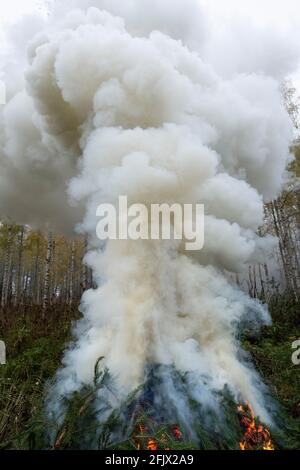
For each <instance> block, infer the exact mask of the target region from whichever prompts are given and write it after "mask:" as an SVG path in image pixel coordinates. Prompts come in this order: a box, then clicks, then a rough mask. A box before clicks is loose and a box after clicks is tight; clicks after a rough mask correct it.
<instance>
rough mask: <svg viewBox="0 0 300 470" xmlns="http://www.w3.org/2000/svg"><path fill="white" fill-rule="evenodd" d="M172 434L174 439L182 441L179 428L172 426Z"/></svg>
mask: <svg viewBox="0 0 300 470" xmlns="http://www.w3.org/2000/svg"><path fill="white" fill-rule="evenodd" d="M173 434H174V436H175V437H176V439H182V432H181V431H180V428H179V426H177V425H175V426H173Z"/></svg>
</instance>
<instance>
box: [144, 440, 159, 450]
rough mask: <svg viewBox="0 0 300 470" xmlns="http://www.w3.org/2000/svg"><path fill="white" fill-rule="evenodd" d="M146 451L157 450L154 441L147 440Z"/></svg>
mask: <svg viewBox="0 0 300 470" xmlns="http://www.w3.org/2000/svg"><path fill="white" fill-rule="evenodd" d="M147 449H148V450H157V449H158V445H157V442H156V440H155V439H149V441H148V444H147Z"/></svg>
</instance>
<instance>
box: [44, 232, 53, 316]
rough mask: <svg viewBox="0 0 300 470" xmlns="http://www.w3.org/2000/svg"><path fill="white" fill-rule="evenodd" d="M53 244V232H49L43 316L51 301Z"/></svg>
mask: <svg viewBox="0 0 300 470" xmlns="http://www.w3.org/2000/svg"><path fill="white" fill-rule="evenodd" d="M52 246H53V235H52V232H49V233H48V244H47V255H46V264H45V278H44V295H43V317H44V316H45V312H46V310H47V308H48V306H49V301H50V273H51V260H52Z"/></svg>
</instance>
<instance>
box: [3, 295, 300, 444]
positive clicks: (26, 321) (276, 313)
mask: <svg viewBox="0 0 300 470" xmlns="http://www.w3.org/2000/svg"><path fill="white" fill-rule="evenodd" d="M270 310H271V313H272V317H273V325H272V326H270V327H266V328H264V329H263V331H262V334H261V335H260V336H258V337H257V338H254V337H252V336H250V335H249V336H248V337H247V335H245V337H244V340H243V344H244V347H245V348H246V349H247V350H248V351H249V352H250V353H251V355H252V358H253V361H254V363H255V367H256V369H257V370H258V372H259V373H260V374H261V376H262V377H263V379H264V381H265V382H266V383H267V385H268V386H269V388H270V391H271V394H272V395H273V397H274V398H275V399H276V400H277V401H278V403H279V409H280V413H279V414H280V419H281V425H282V429H283V434H284V436H285V438H284V439H283V440H282V437H280V438H279V441H280V440H281V441H282V447H284V448H298V449H299V448H300V396H299V393H300V392H299V391H300V366H295V365H293V364H292V361H291V355H292V352H293V351H292V348H291V344H292V342H293V341H294V340H296V339H300V328H299V325H300V313H299V312H300V309H299V305H296V304H295V303H293V302H290V301H288V300H287V299H286V298H285V297H282V298H281V299H276V300H274V302H273V303H272V304H271V305H270ZM77 318H79V314H78V312H77V309H76V308H75V307H74V308H70V307H65V306H57V307H55V308H54V307H53V308H50V309H49V311H48V312H47V313H46V320H45V321H41V312H40V308H39V307H21V306H20V307H18V308H11V309H6V310H5V311H3V310H2V311H1V312H0V338H1V339H3V340H4V341H5V342H6V345H7V365H5V366H0V449H22V448H24V449H26V448H45V447H47V443H46V441H45V439H44V435H43V434H44V432H43V430H44V428H45V426H47V424H46V423H45V421H44V418H43V417H42V413H41V410H42V404H43V398H44V389H45V384H46V383H47V381H48V380H49V379H51V378H52V377H53V375H54V374H55V372H56V370H57V369H58V367H59V366H60V361H61V357H62V354H63V351H64V349H65V346H66V345H67V344H68V342H69V341H70V338H71V324H72V322H73V321H74V320H75V319H77ZM96 375H97V374H96ZM89 393H91V391H89V390H87V391H86V395H84V394H83V395H78V396H77V398H76V400H75V402H74V403H73V404H72V406H73V415H72V413H71V414H70V416H71V418H72V419H71V418H70V420H69V427H68V429H67V432H66V437H64V443H63V445H62V448H76V447H77V448H78V447H80V446H81V445H82V446H85V445H87V443H86V442H84V440H85V439H84V436H83V433H82V432H80V430H79V427H80V426H81V425H82V426H83V428H85V425H86V424H87V421H89V419H88V418H89V417H90V416H91V414H92V412H93V411H92V404H93V400H92V399H90V396H91V395H89ZM86 397H88V402H86V400H87V398H86ZM85 403H87V406H86V410H85V413H84V415H82V414H80V413H79V414H78V413H77V411H78V410H80V409H82V406H84V407H85ZM76 410H77V411H76ZM71 411H72V409H71ZM75 415H76V416H77V418H76V419H73V418H74V416H75ZM72 416H73V417H72ZM233 418H234V417H232V419H233ZM72 420H73V421H72ZM170 424H172V423H170ZM93 426H94V424H93V425H92V428H91V433H96V431H99V429H97V426H96V428H93ZM166 426H167V425H164V424H163V425H161V427H158V428H157V429H156V430H153V432H154V435H155V438H157V440H158V441H160V440H161V436H163V435H164V434H167V435H168V436H169V435H170V433H169V431H168V428H167V427H166ZM59 431H60V432H63V431H64V429H61V430H59ZM59 431H58V438H59ZM102 431H103V432H102ZM102 431H101V433H100V434H101V436H100V437H101V439H102V441H103V442H102V444H101V442H100V443H98V445H99V446H100V447H101V446H102V447H103V446H105V444H106V443H105V440H106V433H107V429H106V430H105V429H104V430H102ZM199 435H200V436H201V439H202V442H203V447H204V448H211V446H213V443H211V442H210V436H208V435H206V431H205V430H204V429H200V428H199ZM101 439H100V440H101ZM216 439H217V440H218V442H217V445H218V447H219V448H226V446H227V444H228V445H229V446H230V448H231V446H234V445H235V444H234V443H235V442H236V439H237V437H236V436H234V437H233V439H232V442H230V443H229V442H228V443H227V444H226V445H225V443H224V447H222V446H223V444H222V442H221V440H220V438H219V437H216ZM215 442H216V441H215ZM169 445H170V447H171V446H173V448H175V447H176V448H178V449H179V448H192V447H193V443H190V442H180V441H179V442H176V441H174V440H173V441H172V442H171V443H168V444H167V446H169ZM132 446H134V443H133V441H132V439H129V440H127V441H126V442H123V443H120V444H119V448H125V449H128V448H132ZM174 446H175V447H174ZM185 446H186V447H185Z"/></svg>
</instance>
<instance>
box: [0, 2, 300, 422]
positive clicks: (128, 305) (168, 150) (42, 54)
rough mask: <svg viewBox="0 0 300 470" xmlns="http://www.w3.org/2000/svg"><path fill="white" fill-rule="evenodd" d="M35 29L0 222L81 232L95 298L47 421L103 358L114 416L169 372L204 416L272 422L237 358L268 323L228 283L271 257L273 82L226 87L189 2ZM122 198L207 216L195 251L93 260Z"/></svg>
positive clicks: (167, 389) (123, 251) (15, 85)
mask: <svg viewBox="0 0 300 470" xmlns="http://www.w3.org/2000/svg"><path fill="white" fill-rule="evenodd" d="M26 21H27V27H26V28H27V29H26V31H28V21H32V20H26ZM35 25H36V29H37V32H36V31H35V35H34V37H31V38H30V39H29V40H28V44H27V56H28V58H27V59H26V61H25V60H24V57H23V52H22V51H23V49H24V46H23V44H22V47H21V45H20V47H19V48H17V46H16V45H14V46H13V50H14V57H17V58H18V60H19V62H15V63H14V62H13V60H12V59H10V60H8V59H7V60H6V62H5V65H4V66H3V67H2V68H3V73H4V77H5V79H6V80H8V78H9V77H10V76H11V77H12V78H11V82H10V85H9V93H8V95H9V96H8V97H9V100H8V103H7V105H6V106H5V107H4V109H3V111H2V114H1V153H0V168H1V174H0V213H1V214H2V215H3V214H4V215H7V216H10V217H13V218H14V219H16V220H18V221H19V222H23V223H31V224H39V225H40V224H43V223H45V222H50V223H51V224H52V225H53V226H55V227H58V228H60V229H63V230H70V228H71V227H74V226H75V224H78V223H80V222H81V223H80V225H79V226H78V228H79V229H80V230H81V232H84V233H87V234H88V235H89V236H90V247H91V248H90V251H89V253H88V254H87V256H86V262H87V263H88V264H89V265H90V266H91V267H92V269H93V274H94V279H95V281H96V283H97V286H98V287H97V288H96V289H93V290H89V291H87V292H85V294H84V296H83V299H82V305H81V311H82V313H83V316H84V318H83V320H81V321H80V322H79V323H78V324H77V326H76V340H75V342H74V344H72V346H71V347H70V348H69V350H68V351H67V352H66V354H65V357H64V359H63V368H62V369H61V371H60V372H59V373H58V375H57V380H56V385H55V387H54V389H53V390H52V392H51V408H52V410H55V411H57V410H58V408H57V406H56V405H55V403H57V398H58V397H59V396H67V395H69V394H71V393H72V392H73V391H75V390H79V389H80V388H81V387H82V386H83V385H85V384H91V383H92V382H93V376H94V366H95V363H96V361H97V359H98V358H99V357H101V356H104V358H105V359H104V363H105V366H106V367H107V368H108V369H109V371H110V374H111V376H112V377H113V378H114V383H115V390H117V395H116V394H114V396H113V398H111V407H112V408H113V407H115V406H116V405H117V404H119V403H120V402H122V400H123V399H124V398H125V397H126V396H127V394H128V393H130V392H132V391H133V390H134V389H135V388H136V387H137V386H139V385H140V384H141V383H143V381H144V380H145V374H146V371H147V370H149V367H151V366H152V365H159V366H161V367H162V370H165V369H164V366H168V365H170V366H171V365H172V366H173V367H174V368H175V370H177V371H179V372H180V373H181V374H185V376H186V377H187V379H186V383H187V384H188V387H189V389H190V394H191V396H192V397H193V399H194V400H196V401H198V402H201V404H202V406H207V407H211V408H214V409H217V408H218V406H219V404H218V400H217V398H216V397H217V396H216V394H215V392H216V391H221V390H222V389H223V388H224V386H227V387H228V388H229V390H230V391H231V393H232V394H233V395H234V397H235V398H236V400H237V401H238V400H249V401H250V402H251V404H252V406H253V407H254V410H255V412H256V413H257V414H258V415H260V417H261V418H262V419H263V420H265V421H270V420H271V417H270V415H269V414H268V411H267V409H266V405H265V401H264V398H263V393H264V389H263V387H262V386H261V385H259V383H260V379H259V377H258V375H257V374H256V372H255V371H254V370H253V368H252V366H251V365H250V364H249V363H248V361H247V360H246V359H245V357H244V355H243V353H242V351H241V348H240V344H239V335H240V325H241V324H243V322H244V323H245V322H246V321H247V323H248V324H251V322H252V324H253V325H256V326H257V325H259V324H262V323H268V322H269V321H270V318H269V314H268V312H267V310H266V308H265V307H264V306H262V305H261V304H259V303H258V302H255V301H253V300H251V299H249V298H248V297H247V296H246V295H245V294H244V293H243V292H241V291H240V290H239V289H238V288H237V287H235V286H233V285H231V283H230V282H229V280H228V279H227V273H229V272H238V271H240V270H242V269H243V267H244V266H245V265H247V263H250V262H251V261H253V260H257V259H260V257H261V256H262V252H263V251H264V249H267V248H268V246H271V245H272V240H270V239H265V240H264V239H261V238H259V237H258V236H257V235H256V231H257V229H258V227H259V226H260V225H261V224H262V222H263V202H264V201H267V200H270V199H271V198H273V197H275V196H276V195H277V194H278V192H279V191H280V188H281V186H282V183H283V181H284V178H285V168H286V164H287V162H288V160H289V159H290V156H289V151H288V146H289V142H290V140H291V137H292V130H291V125H290V122H289V119H288V116H287V114H286V112H285V110H284V109H283V106H282V102H281V96H280V91H279V83H278V80H277V77H278V76H279V75H280V74H278V73H277V72H278V71H277V69H276V73H275V72H274V74H273V76H272V70H273V69H272V67H270V66H269V65H268V69H267V70H261V67H259V70H257V69H256V67H255V65H254V63H253V60H254V59H253V57H251V61H252V62H251V63H250V66H251V64H252V63H253V65H252V66H251V69H249V70H248V68H249V64H247V67H246V69H243V67H242V66H240V65H239V68H237V69H236V70H237V71H236V73H233V69H232V70H231V72H230V73H228V70H226V73H225V72H224V74H223V73H222V67H221V65H220V62H218V58H217V57H218V55H217V54H216V53H214V51H216V49H214V46H213V44H214V43H213V42H211V43H210V44H208V43H206V42H205V41H206V37H207V34H209V33H208V31H207V30H208V22H207V21H206V19H205V16H204V15H203V12H202V10H201V8H200V6H199V5H198V3H197V2H196V1H193V0H184V1H183V0H176V1H174V0H172V1H169V0H164V1H161V0H160V1H154V0H151V1H150V0H149V1H148V0H142V1H141V0H139V1H126V2H124V1H121V0H118V1H116V0H114V1H112V0H109V1H105V0H103V1H102V0H97V1H96V0H95V1H89V0H77V1H64V2H57V4H56V6H55V7H54V10H53V12H52V13H51V14H50V17H49V19H48V20H47V21H46V20H45V21H41V24H40V25H38V24H37V23H36V22H35ZM29 36H30V34H29ZM18 37H19V35H18ZM216 44H217V46H218V47H221V46H220V42H219V43H218V41H216ZM268 44H269V43H268ZM268 47H269V46H268ZM18 51H19V52H18ZM227 52H228V61H229V62H230V63H232V62H233V61H234V57H232V56H230V49H229V50H228V51H227ZM270 52H271V51H270ZM268 53H269V51H268ZM18 54H19V55H18ZM219 55H220V54H219ZM210 56H211V57H212V59H211V60H210ZM268 59H269V62H268V64H270V61H271V58H270V57H268ZM222 61H223V62H225V61H224V57H223V58H222ZM244 62H245V60H244ZM20 64H21V65H22V67H21V66H20ZM218 64H219V66H218ZM239 64H240V62H239ZM23 66H24V67H23ZM276 67H277V66H276ZM276 67H275V68H276ZM20 68H22V73H20ZM216 69H217V70H218V73H217V72H216V71H215V70H216ZM258 72H259V73H258ZM120 194H121V195H123V194H126V195H128V200H129V203H130V204H132V203H135V202H137V203H143V204H146V205H150V204H151V203H162V202H167V203H174V202H177V203H197V202H198V203H204V204H205V211H206V216H205V245H204V249H203V250H202V251H200V252H194V253H188V254H187V253H185V252H184V250H183V248H182V245H181V244H180V243H179V242H177V241H160V242H157V241H130V240H128V241H109V242H108V243H107V244H106V246H105V247H104V246H103V245H101V246H100V244H99V241H97V240H96V239H95V229H96V224H97V220H96V217H95V212H96V206H98V205H99V204H100V203H102V202H110V203H115V204H117V200H118V196H119V195H120ZM162 382H163V384H162V387H161V394H162V395H161V397H158V398H157V400H159V399H162V397H164V399H165V400H166V401H167V400H170V401H172V403H175V404H176V406H177V409H178V413H179V415H180V416H181V417H182V420H183V421H184V420H188V416H189V415H188V413H189V411H188V410H187V409H186V408H187V404H186V403H184V399H183V398H182V395H180V396H179V392H178V389H177V387H176V384H174V382H173V379H172V377H171V375H170V374H167V373H166V374H165V379H163V380H162ZM159 393H160V392H159V390H158V391H157V394H158V395H159ZM177 393H178V396H176V394H177ZM99 419H101V416H100V417H99Z"/></svg>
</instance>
